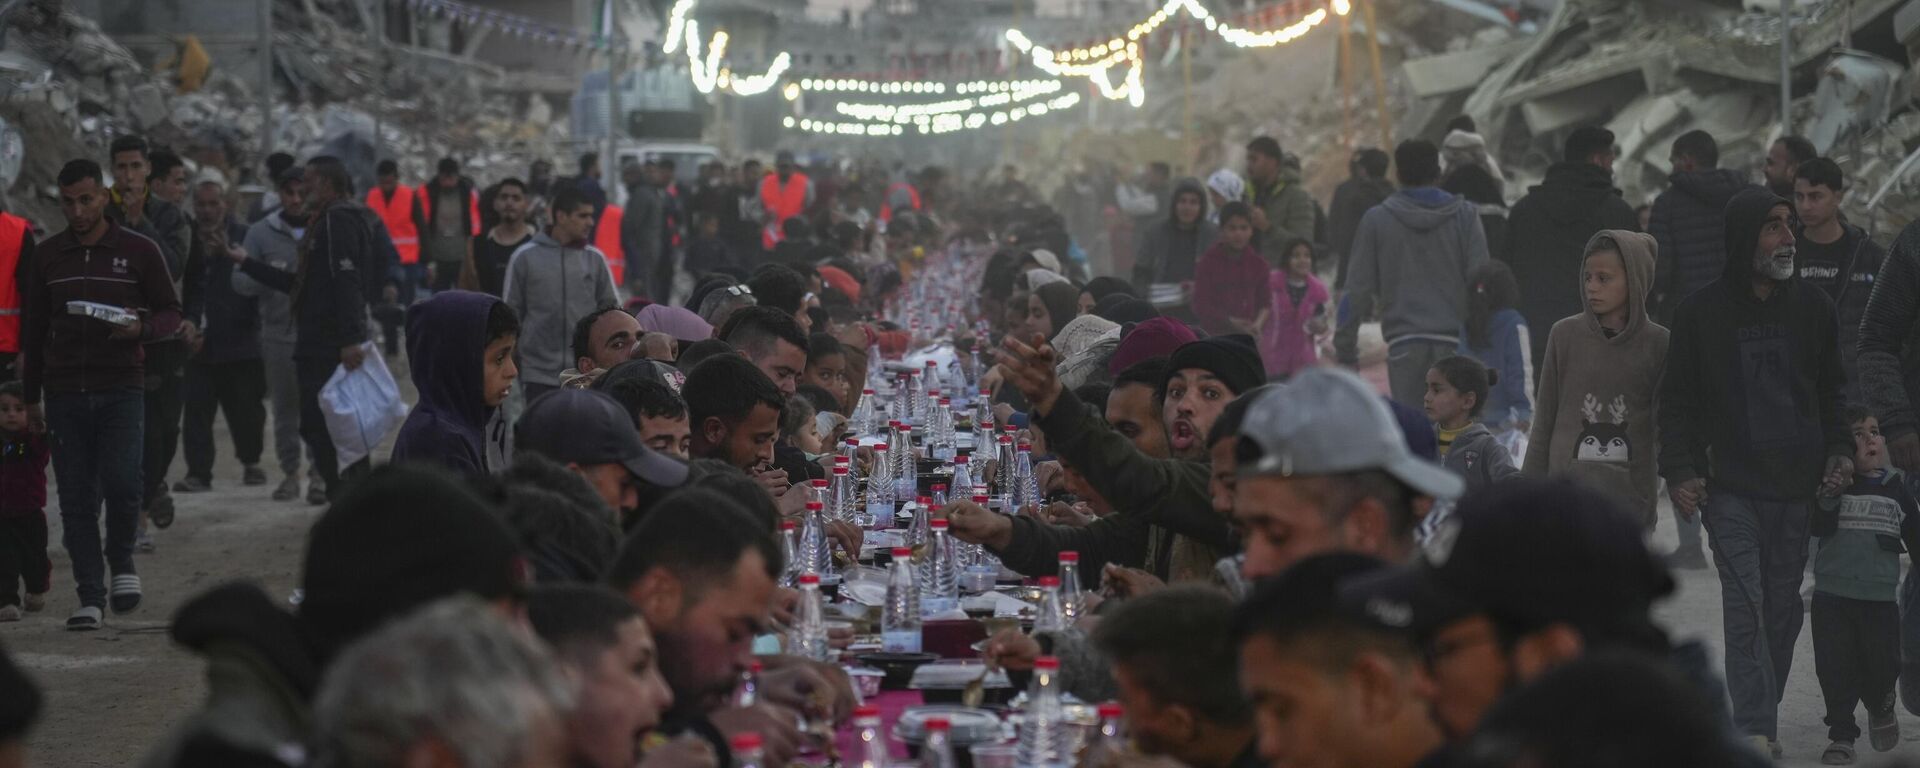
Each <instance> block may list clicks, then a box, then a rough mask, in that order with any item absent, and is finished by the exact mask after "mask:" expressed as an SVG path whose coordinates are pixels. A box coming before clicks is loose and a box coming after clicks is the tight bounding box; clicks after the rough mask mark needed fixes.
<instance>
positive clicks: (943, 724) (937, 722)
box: [754, 717, 953, 741]
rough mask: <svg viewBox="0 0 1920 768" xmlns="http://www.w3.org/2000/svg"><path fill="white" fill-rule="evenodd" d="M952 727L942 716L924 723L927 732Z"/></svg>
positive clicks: (758, 738) (757, 738) (943, 730)
mask: <svg viewBox="0 0 1920 768" xmlns="http://www.w3.org/2000/svg"><path fill="white" fill-rule="evenodd" d="M952 727H953V725H952V724H950V723H948V722H947V719H946V718H944V717H929V718H927V725H926V728H927V730H928V731H929V732H931V731H941V732H945V731H947V730H949V729H951V728H952ZM759 740H760V737H758V736H755V737H754V741H759Z"/></svg>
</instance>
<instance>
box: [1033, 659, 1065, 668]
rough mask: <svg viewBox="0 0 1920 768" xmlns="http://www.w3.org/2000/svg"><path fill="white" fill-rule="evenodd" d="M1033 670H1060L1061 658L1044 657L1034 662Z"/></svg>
mask: <svg viewBox="0 0 1920 768" xmlns="http://www.w3.org/2000/svg"><path fill="white" fill-rule="evenodd" d="M1033 668H1034V669H1051V670H1057V669H1059V668H1060V658H1059V657H1057V656H1042V657H1040V658H1037V659H1034V660H1033Z"/></svg>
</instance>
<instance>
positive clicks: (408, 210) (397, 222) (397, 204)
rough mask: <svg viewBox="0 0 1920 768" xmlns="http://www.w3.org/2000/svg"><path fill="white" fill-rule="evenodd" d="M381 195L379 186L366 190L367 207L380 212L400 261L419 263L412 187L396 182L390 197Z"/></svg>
mask: <svg viewBox="0 0 1920 768" xmlns="http://www.w3.org/2000/svg"><path fill="white" fill-rule="evenodd" d="M381 196H382V191H381V189H380V187H379V186H375V187H374V188H373V189H369V190H367V207H368V208H372V209H373V211H374V213H378V214H380V221H381V222H383V223H385V224H386V225H387V234H388V235H391V236H392V237H393V247H394V250H397V251H399V252H400V263H402V264H418V263H420V228H419V226H417V225H415V224H414V223H413V204H414V198H413V196H414V190H413V188H412V187H409V186H407V185H405V184H396V185H394V187H393V195H392V196H391V197H388V198H387V199H386V200H385V201H382V200H381V199H380V198H381ZM479 220H480V219H479V218H478V217H475V218H474V221H475V222H478V221H479Z"/></svg>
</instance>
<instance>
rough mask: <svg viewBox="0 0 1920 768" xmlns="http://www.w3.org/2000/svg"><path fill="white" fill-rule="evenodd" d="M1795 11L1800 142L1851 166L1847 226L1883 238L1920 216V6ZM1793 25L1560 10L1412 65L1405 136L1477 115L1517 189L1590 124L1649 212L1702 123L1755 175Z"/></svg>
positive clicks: (1619, 1) (1794, 107)
mask: <svg viewBox="0 0 1920 768" xmlns="http://www.w3.org/2000/svg"><path fill="white" fill-rule="evenodd" d="M1795 9H1796V16H1795V17H1794V19H1793V22H1792V30H1793V34H1792V38H1791V41H1790V48H1789V53H1788V59H1789V62H1790V71H1791V78H1792V81H1793V85H1794V88H1793V90H1794V93H1795V94H1796V95H1795V97H1794V100H1793V102H1792V104H1791V105H1790V109H1791V114H1792V126H1793V128H1792V130H1793V132H1794V133H1798V134H1801V135H1804V136H1807V137H1808V138H1809V139H1811V140H1812V141H1813V143H1814V145H1815V147H1816V148H1817V149H1819V150H1820V151H1821V152H1822V153H1823V154H1827V155H1830V156H1832V157H1834V158H1835V159H1836V160H1837V161H1838V162H1840V164H1841V166H1842V167H1843V168H1845V169H1846V170H1847V172H1848V174H1849V176H1850V177H1851V178H1850V179H1849V184H1850V186H1852V187H1853V188H1854V189H1855V190H1856V193H1855V194H1853V195H1850V196H1849V198H1848V200H1847V207H1848V210H1847V213H1848V215H1849V217H1850V218H1852V219H1853V220H1855V221H1856V222H1860V223H1863V224H1870V225H1872V226H1874V227H1875V228H1877V229H1878V231H1879V232H1880V233H1882V234H1883V235H1884V234H1887V233H1890V232H1891V231H1894V230H1896V229H1897V228H1899V227H1901V226H1904V225H1905V224H1906V223H1907V222H1909V221H1912V220H1914V219H1916V218H1920V162H1907V163H1904V164H1903V161H1905V160H1906V159H1907V158H1909V157H1910V156H1911V153H1912V151H1913V150H1914V149H1915V147H1916V142H1920V113H1916V112H1914V111H1913V108H1912V106H1911V103H1912V99H1911V97H1910V95H1909V91H1908V88H1909V86H1910V84H1912V83H1913V82H1915V81H1916V78H1914V77H1913V76H1912V75H1911V74H1910V73H1909V66H1910V65H1909V62H1910V61H1912V60H1913V59H1912V57H1910V56H1908V55H1907V50H1906V49H1905V45H1906V43H1907V42H1908V40H1909V39H1912V38H1920V34H1916V32H1917V31H1920V29H1917V28H1920V3H1914V2H1912V1H1911V0H1814V1H1812V2H1808V1H1807V0H1802V1H1801V2H1798V3H1796V4H1795ZM1907 15H1912V16H1913V19H1912V21H1911V22H1910V23H1903V21H1902V17H1903V16H1907ZM1785 26H1786V25H1785V22H1784V21H1783V20H1782V19H1781V18H1780V17H1779V15H1778V13H1777V11H1774V12H1749V11H1747V10H1745V9H1744V8H1743V7H1741V4H1739V3H1735V2H1732V0H1725V1H1724V2H1719V3H1669V2H1661V1H1660V0H1565V2H1562V3H1561V5H1560V7H1559V8H1558V9H1556V10H1555V12H1554V13H1553V15H1552V17H1551V18H1550V19H1549V20H1547V22H1546V23H1545V24H1543V25H1542V28H1541V29H1540V31H1539V32H1538V33H1537V34H1535V35H1532V36H1530V37H1527V38H1520V39H1517V40H1516V41H1514V42H1513V43H1510V44H1507V45H1503V46H1493V47H1479V46H1476V47H1470V48H1465V49H1463V50H1461V51H1457V52H1448V53H1442V54H1437V55H1432V56H1417V55H1416V56H1410V57H1409V59H1408V60H1407V61H1406V63H1405V65H1404V67H1403V68H1404V70H1405V72H1406V74H1407V75H1408V76H1409V81H1410V83H1411V85H1412V86H1413V89H1414V94H1413V95H1414V96H1415V97H1417V98H1419V99H1421V100H1422V102H1423V103H1424V104H1425V105H1426V112H1427V116H1425V117H1420V118H1418V119H1416V120H1415V121H1413V123H1412V124H1408V123H1407V122H1403V124H1402V128H1403V130H1405V131H1407V132H1409V133H1421V134H1425V135H1433V134H1436V133H1438V122H1440V121H1444V120H1445V119H1446V118H1447V117H1449V116H1451V115H1452V114H1457V113H1465V114H1468V115H1471V116H1472V117H1473V118H1474V119H1475V121H1476V122H1477V123H1478V124H1479V126H1480V129H1481V132H1482V133H1484V134H1486V136H1487V138H1488V140H1489V143H1490V144H1491V145H1492V146H1494V147H1495V148H1496V151H1497V152H1498V153H1499V155H1500V162H1501V166H1502V167H1503V168H1505V169H1506V171H1507V175H1508V177H1509V178H1508V184H1507V189H1508V191H1509V194H1511V195H1518V194H1522V193H1524V192H1525V190H1526V188H1527V187H1528V186H1529V185H1530V184H1532V183H1533V182H1534V181H1535V180H1537V179H1539V178H1540V177H1541V176H1542V175H1544V173H1545V170H1546V167H1547V166H1548V165H1549V164H1551V163H1552V162H1553V161H1554V160H1556V159H1558V154H1559V153H1558V147H1559V145H1560V144H1561V142H1562V141H1563V140H1564V139H1565V136H1566V134H1567V132H1568V131H1570V130H1571V129H1572V128H1574V127H1576V126H1578V125H1587V124H1594V123H1600V124H1604V125H1606V126H1607V127H1608V128H1609V129H1610V130H1612V131H1613V132H1614V135H1615V137H1616V139H1617V143H1618V148H1619V157H1618V158H1617V159H1616V160H1615V164H1614V178H1615V181H1616V182H1617V183H1618V184H1619V185H1620V187H1621V189H1622V191H1623V192H1624V194H1625V195H1626V197H1627V199H1628V201H1629V202H1633V203H1635V204H1641V203H1647V202H1650V201H1651V200H1652V198H1653V197H1654V196H1655V195H1657V194H1658V193H1659V191H1660V190H1661V189H1663V188H1664V187H1665V186H1666V179H1667V176H1668V174H1669V172H1670V170H1671V167H1670V165H1669V163H1668V161H1667V156H1668V150H1669V148H1670V145H1671V144H1672V141H1673V139H1674V138H1676V137H1678V136H1679V135H1681V134H1682V133H1685V132H1687V131H1691V130H1695V129H1702V130H1706V131H1708V132H1709V133H1712V134H1713V135H1714V137H1715V138H1716V139H1717V140H1718V141H1719V143H1720V153H1721V166H1722V167H1734V168H1747V169H1751V170H1753V171H1754V177H1755V178H1756V179H1757V178H1759V174H1758V169H1759V167H1760V166H1761V165H1762V164H1763V163H1764V159H1765V155H1766V150H1767V147H1768V146H1769V145H1771V144H1772V142H1773V140H1774V139H1775V138H1777V137H1778V136H1780V135H1781V134H1782V131H1781V126H1780V117H1779V103H1780V101H1779V93H1780V66H1781V65H1780V56H1781V53H1780V35H1781V30H1782V29H1783V28H1784V27H1785ZM1903 27H1904V28H1905V29H1904V33H1903V29H1902V28H1903ZM1849 42H1850V43H1851V44H1852V47H1849V46H1848V45H1847V43H1849ZM1916 42H1920V40H1916ZM1883 187H1886V194H1885V195H1884V196H1881V195H1877V194H1876V192H1878V191H1880V190H1881V189H1882V188H1883Z"/></svg>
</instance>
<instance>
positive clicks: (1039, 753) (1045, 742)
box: [1015, 656, 1066, 768]
mask: <svg viewBox="0 0 1920 768" xmlns="http://www.w3.org/2000/svg"><path fill="white" fill-rule="evenodd" d="M1018 730H1019V736H1018V740H1017V742H1016V745H1015V749H1016V751H1017V752H1018V757H1016V758H1015V763H1016V764H1018V765H1022V766H1034V767H1035V768H1043V767H1045V766H1058V765H1063V764H1065V762H1066V761H1065V760H1064V759H1063V756H1062V755H1061V752H1062V751H1063V750H1062V749H1061V746H1062V742H1063V741H1064V740H1065V735H1066V734H1064V733H1062V723H1061V711H1060V659H1058V658H1056V657H1053V656H1042V657H1040V658H1038V659H1035V660H1034V662H1033V682H1031V683H1029V684H1028V686H1027V711H1026V712H1025V713H1024V714H1023V715H1021V717H1020V723H1019V727H1018Z"/></svg>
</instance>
